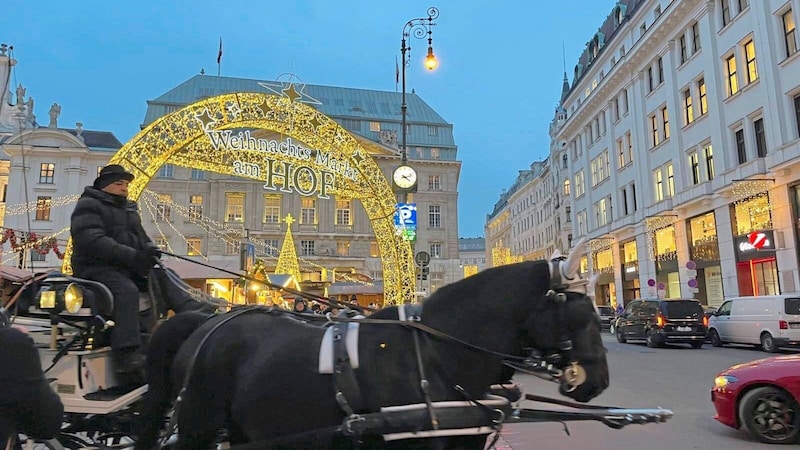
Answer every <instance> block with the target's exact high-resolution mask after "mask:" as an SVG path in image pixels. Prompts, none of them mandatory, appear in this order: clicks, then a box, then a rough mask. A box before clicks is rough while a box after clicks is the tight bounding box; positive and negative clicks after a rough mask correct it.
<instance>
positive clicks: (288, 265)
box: [275, 214, 300, 280]
mask: <svg viewBox="0 0 800 450" xmlns="http://www.w3.org/2000/svg"><path fill="white" fill-rule="evenodd" d="M283 221H284V222H286V236H284V238H283V245H282V246H281V254H280V255H279V256H278V265H277V267H275V273H276V274H286V275H292V276H293V277H294V278H295V279H296V280H300V264H299V263H298V262H297V249H295V247H294V238H293V237H292V224H293V223H294V222H295V220H294V218H293V217H292V215H291V214H288V215H287V216H286V219H284V220H283Z"/></svg>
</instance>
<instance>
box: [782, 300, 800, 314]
mask: <svg viewBox="0 0 800 450" xmlns="http://www.w3.org/2000/svg"><path fill="white" fill-rule="evenodd" d="M784 302H785V304H784V309H785V310H786V314H792V315H798V314H800V298H787V299H786V300H784Z"/></svg>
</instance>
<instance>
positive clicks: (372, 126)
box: [369, 122, 381, 133]
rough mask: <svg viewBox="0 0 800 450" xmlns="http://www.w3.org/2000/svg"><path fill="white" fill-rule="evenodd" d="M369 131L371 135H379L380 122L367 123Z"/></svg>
mask: <svg viewBox="0 0 800 450" xmlns="http://www.w3.org/2000/svg"><path fill="white" fill-rule="evenodd" d="M369 131H371V132H373V133H380V131H381V123H380V122H370V123H369Z"/></svg>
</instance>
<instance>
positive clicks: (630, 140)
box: [625, 131, 633, 163]
mask: <svg viewBox="0 0 800 450" xmlns="http://www.w3.org/2000/svg"><path fill="white" fill-rule="evenodd" d="M625 144H626V147H628V158H627V162H628V163H632V162H633V137H632V136H631V132H630V131H629V132H627V133H625Z"/></svg>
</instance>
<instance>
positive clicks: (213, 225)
mask: <svg viewBox="0 0 800 450" xmlns="http://www.w3.org/2000/svg"><path fill="white" fill-rule="evenodd" d="M142 196H143V197H146V198H147V199H148V200H149V201H152V199H153V198H157V199H158V201H159V202H162V203H164V205H165V206H169V207H170V210H171V211H175V212H177V213H178V214H179V215H181V216H183V217H184V218H186V219H187V220H189V222H190V223H193V224H195V225H197V226H199V227H200V228H202V229H203V230H205V231H207V232H208V233H210V234H212V235H214V236H215V237H218V238H220V239H222V240H223V241H224V242H226V243H228V244H232V245H237V246H238V245H239V244H240V243H241V241H240V239H236V238H232V237H231V236H232V235H234V236H241V235H242V230H237V229H234V228H231V227H230V226H228V225H226V224H225V223H222V222H218V221H216V220H213V219H211V218H209V217H207V216H205V215H203V214H197V213H196V212H195V211H193V210H191V209H190V208H188V207H186V206H184V205H180V204H178V203H175V202H174V201H173V200H171V199H167V198H160V197H159V196H158V194H157V193H156V192H153V191H150V190H147V189H146V190H144V191H142ZM153 220H154V221H155V218H154V219H153ZM170 225H171V224H170ZM156 228H158V223H157V222H156ZM173 229H174V227H173ZM220 230H221V231H220ZM158 231H159V232H161V230H160V229H159V230H158ZM176 231H177V230H176ZM178 233H180V232H178ZM162 236H163V233H162ZM181 236H183V235H181ZM249 239H250V242H251V243H252V244H254V245H255V246H256V247H260V248H261V249H262V250H263V252H264V253H265V258H269V259H270V261H274V262H275V263H276V264H277V261H278V259H279V257H278V256H275V255H276V254H278V255H279V254H280V251H279V249H278V248H277V247H275V246H273V245H271V244H268V243H267V242H266V241H263V240H261V239H258V238H255V237H250V238H249ZM184 240H185V238H184ZM170 251H171V250H170ZM298 261H299V262H300V263H301V264H303V265H304V266H307V267H301V271H303V272H306V273H309V272H314V271H316V270H320V271H322V270H327V271H331V270H332V269H331V268H328V267H325V266H323V265H321V264H318V263H315V262H313V261H309V260H306V259H303V258H299V257H298ZM308 267H312V268H313V269H309V268H308ZM314 269H316V270H314ZM336 275H337V277H339V278H341V279H343V280H345V281H349V282H353V283H358V284H361V285H363V286H374V283H370V282H367V281H363V280H360V279H358V278H353V277H350V276H349V275H347V274H344V273H340V272H337V274H336Z"/></svg>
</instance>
